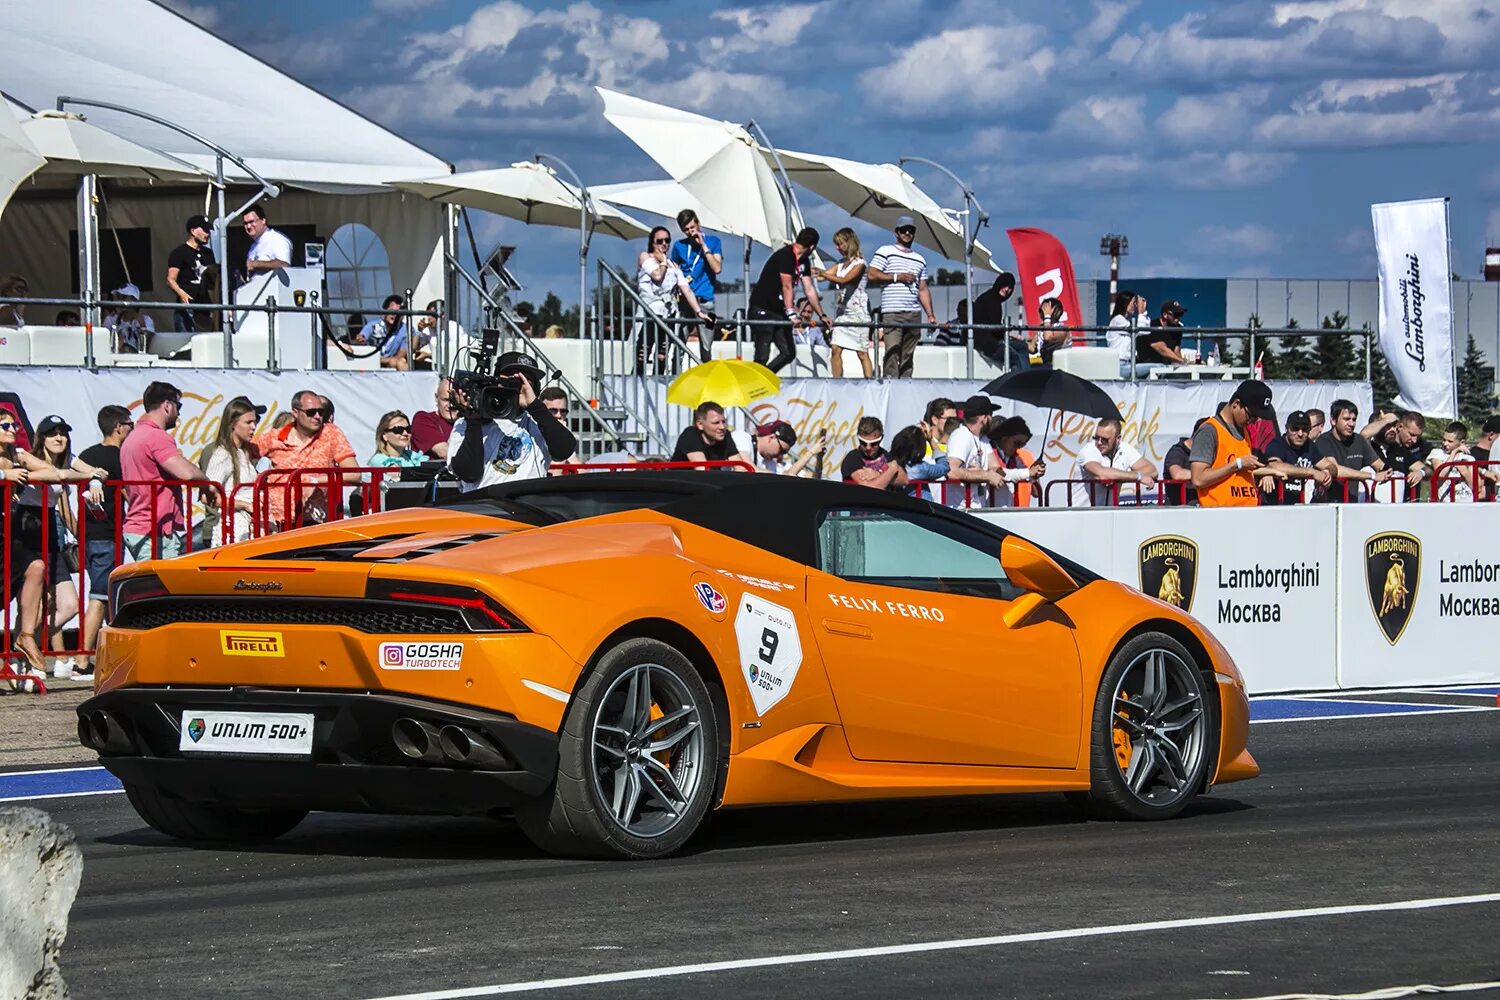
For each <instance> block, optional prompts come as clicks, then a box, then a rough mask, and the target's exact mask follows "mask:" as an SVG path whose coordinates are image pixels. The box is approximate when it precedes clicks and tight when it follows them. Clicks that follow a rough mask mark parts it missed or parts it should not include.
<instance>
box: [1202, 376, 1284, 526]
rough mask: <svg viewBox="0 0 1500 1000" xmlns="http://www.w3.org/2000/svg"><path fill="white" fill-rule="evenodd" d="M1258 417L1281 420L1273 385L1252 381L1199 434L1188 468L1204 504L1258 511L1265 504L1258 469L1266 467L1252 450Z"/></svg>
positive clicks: (1242, 385)
mask: <svg viewBox="0 0 1500 1000" xmlns="http://www.w3.org/2000/svg"><path fill="white" fill-rule="evenodd" d="M1252 419H1261V420H1275V419H1276V411H1275V410H1273V409H1272V408H1271V387H1270V386H1268V385H1266V384H1265V383H1264V382H1258V381H1256V380H1255V379H1246V380H1245V381H1243V382H1241V383H1240V385H1239V388H1237V389H1235V390H1234V395H1232V396H1230V397H1229V402H1227V403H1225V404H1224V405H1223V406H1221V407H1220V408H1219V412H1218V413H1216V414H1214V415H1213V416H1212V417H1209V418H1208V420H1206V421H1204V423H1203V426H1201V427H1199V428H1198V430H1197V432H1196V433H1195V434H1194V435H1193V446H1192V449H1191V450H1190V451H1189V452H1188V468H1189V469H1191V470H1192V474H1193V489H1194V490H1196V491H1197V492H1198V503H1199V505H1200V506H1203V507H1254V506H1256V505H1257V504H1259V503H1260V500H1259V498H1258V497H1257V496H1256V489H1255V470H1256V469H1259V468H1260V467H1261V464H1262V463H1261V460H1260V459H1258V458H1256V457H1255V455H1254V454H1253V453H1252V452H1251V451H1250V440H1249V435H1248V434H1247V428H1248V427H1249V426H1250V421H1251V420H1252Z"/></svg>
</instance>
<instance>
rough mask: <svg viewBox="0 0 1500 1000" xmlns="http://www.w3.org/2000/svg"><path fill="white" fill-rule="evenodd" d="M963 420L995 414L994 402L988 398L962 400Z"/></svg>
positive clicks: (972, 397) (973, 397)
mask: <svg viewBox="0 0 1500 1000" xmlns="http://www.w3.org/2000/svg"><path fill="white" fill-rule="evenodd" d="M963 411H964V419H965V420H968V419H969V418H970V417H977V416H983V415H985V414H990V413H994V412H995V401H994V400H992V399H990V397H988V396H970V397H969V398H968V399H966V400H964V406H963Z"/></svg>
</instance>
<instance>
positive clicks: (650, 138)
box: [594, 87, 801, 247]
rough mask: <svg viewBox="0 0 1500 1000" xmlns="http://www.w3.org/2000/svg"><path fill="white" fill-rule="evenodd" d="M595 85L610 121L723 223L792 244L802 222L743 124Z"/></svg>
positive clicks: (758, 238) (762, 239)
mask: <svg viewBox="0 0 1500 1000" xmlns="http://www.w3.org/2000/svg"><path fill="white" fill-rule="evenodd" d="M594 89H595V90H597V91H599V96H600V97H602V98H604V117H605V118H607V119H609V122H610V124H612V125H614V126H615V128H617V129H619V130H620V131H621V132H624V133H625V134H626V135H627V136H628V137H629V138H630V140H631V141H632V142H634V143H635V144H636V145H637V146H640V147H641V149H643V150H645V152H646V155H648V156H650V157H651V158H652V159H653V160H655V161H656V162H657V163H659V164H660V165H661V167H662V169H663V170H665V171H666V172H667V173H668V174H670V175H671V177H672V179H673V180H675V181H677V182H678V183H679V184H681V185H682V186H683V187H685V188H687V190H689V191H691V192H692V193H693V194H694V195H696V196H697V197H698V200H699V201H700V202H702V204H703V205H704V206H706V207H707V208H709V209H710V210H711V211H712V212H713V214H714V215H715V216H717V217H718V218H719V219H720V220H721V222H722V223H723V224H725V225H727V226H729V227H732V229H733V230H734V231H736V232H740V233H744V234H745V235H747V236H749V237H750V238H751V239H752V240H754V241H755V242H757V243H761V244H764V245H765V246H768V247H781V246H783V245H784V244H786V243H789V242H791V238H792V236H793V235H795V233H793V232H789V231H788V230H789V229H795V228H796V227H797V226H799V225H801V220H800V219H799V218H796V217H795V212H793V213H790V214H792V215H793V216H794V217H793V218H792V219H791V220H788V218H787V216H788V214H789V213H788V211H787V204H786V201H785V200H784V199H783V197H782V193H781V189H780V188H779V187H777V185H776V178H775V176H774V174H773V173H772V171H771V167H770V165H769V164H768V163H766V160H765V157H764V156H762V155H761V151H760V146H759V144H758V143H756V141H755V140H754V139H752V138H751V136H750V133H749V132H747V131H745V129H744V128H743V127H742V126H740V125H736V124H734V123H733V122H725V121H719V120H718V119H715V118H706V117H704V116H703V115H697V114H693V113H692V112H690V111H679V110H678V109H676V108H669V107H667V106H666V105H663V104H656V103H653V102H652V101H643V100H641V99H640V98H639V97H631V96H630V95H629V94H621V93H617V92H615V91H613V90H605V89H604V88H603V87H595V88H594ZM704 224H705V225H707V223H704ZM721 231H725V230H721Z"/></svg>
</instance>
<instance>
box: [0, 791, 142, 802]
mask: <svg viewBox="0 0 1500 1000" xmlns="http://www.w3.org/2000/svg"><path fill="white" fill-rule="evenodd" d="M124 794H125V789H123V788H100V789H97V790H95V791H92V792H47V793H46V794H44V795H8V796H5V797H4V798H0V802H32V801H34V800H37V799H74V798H77V797H78V796H80V795H124Z"/></svg>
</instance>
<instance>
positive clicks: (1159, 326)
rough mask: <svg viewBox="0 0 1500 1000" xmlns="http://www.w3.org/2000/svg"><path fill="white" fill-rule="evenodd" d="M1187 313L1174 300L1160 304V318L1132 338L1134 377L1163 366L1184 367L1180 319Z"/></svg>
mask: <svg viewBox="0 0 1500 1000" xmlns="http://www.w3.org/2000/svg"><path fill="white" fill-rule="evenodd" d="M1186 315H1187V309H1186V308H1184V307H1183V305H1182V303H1181V302H1178V301H1177V300H1176V299H1168V300H1167V301H1165V302H1163V303H1162V304H1161V318H1160V319H1158V320H1157V321H1156V322H1155V323H1154V324H1152V326H1151V328H1150V329H1149V330H1147V331H1146V332H1145V333H1141V334H1137V335H1136V338H1135V373H1136V374H1137V375H1144V374H1146V373H1147V372H1149V371H1151V370H1153V369H1156V368H1161V367H1163V366H1164V365H1185V364H1187V359H1186V358H1184V357H1183V356H1182V317H1184V316H1186Z"/></svg>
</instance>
